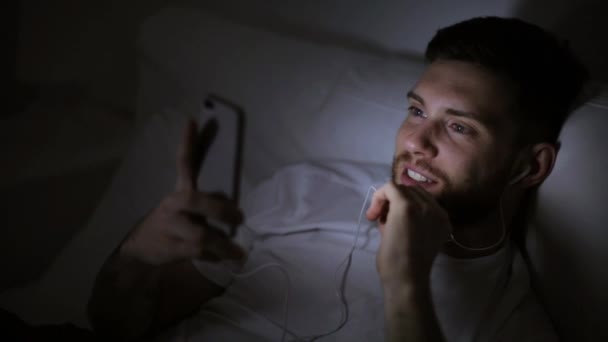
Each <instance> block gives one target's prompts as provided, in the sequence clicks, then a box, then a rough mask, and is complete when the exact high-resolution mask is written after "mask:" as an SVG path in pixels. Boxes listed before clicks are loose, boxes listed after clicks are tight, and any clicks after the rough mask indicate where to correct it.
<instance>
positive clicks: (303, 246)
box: [159, 162, 546, 341]
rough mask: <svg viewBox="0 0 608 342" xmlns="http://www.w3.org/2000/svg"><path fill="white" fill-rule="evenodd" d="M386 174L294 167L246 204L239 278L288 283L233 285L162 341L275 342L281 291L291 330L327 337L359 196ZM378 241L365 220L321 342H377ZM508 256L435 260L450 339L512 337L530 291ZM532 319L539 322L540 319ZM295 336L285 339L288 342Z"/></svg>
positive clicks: (437, 296)
mask: <svg viewBox="0 0 608 342" xmlns="http://www.w3.org/2000/svg"><path fill="white" fill-rule="evenodd" d="M389 170H390V168H389V167H388V166H387V165H373V164H354V163H338V162H334V163H325V164H297V165H294V166H290V167H287V168H286V169H283V170H281V171H280V172H278V173H277V174H275V176H274V177H272V178H271V179H269V180H267V181H266V182H264V183H262V184H261V185H260V186H258V187H256V188H255V189H254V190H253V191H252V192H251V193H250V194H249V196H248V197H247V198H246V199H245V203H244V205H245V212H246V215H247V218H246V225H247V226H248V227H250V228H251V229H253V230H254V231H255V233H256V234H257V236H258V239H256V240H254V243H253V245H252V247H251V251H250V254H249V257H248V260H247V263H246V264H245V266H244V268H243V269H242V270H241V271H240V272H241V274H246V273H248V272H250V271H252V270H256V269H258V268H260V267H263V265H268V264H278V265H281V268H282V269H283V270H285V272H286V273H287V274H288V277H289V283H288V282H287V279H286V277H285V275H284V274H283V273H282V272H281V270H279V269H278V268H276V267H269V268H265V269H263V270H261V271H259V272H256V273H254V275H252V276H249V277H246V278H239V277H236V278H235V279H233V282H232V284H231V285H230V286H229V287H228V288H227V290H226V292H225V293H224V294H223V295H222V296H220V297H218V298H216V299H213V300H212V301H210V302H209V303H208V304H206V305H205V306H204V307H203V308H202V309H201V310H200V312H199V313H198V314H197V315H195V316H194V317H192V318H190V319H188V320H186V321H184V322H182V323H181V324H179V325H178V326H177V327H175V329H172V330H171V331H170V332H168V333H167V334H166V335H164V336H162V337H161V338H160V339H159V340H160V341H183V340H193V341H257V340H261V341H268V340H270V341H280V340H281V336H282V333H283V329H282V328H281V326H282V325H283V317H284V316H283V312H284V311H283V310H284V303H285V302H284V300H285V293H286V290H287V288H289V297H288V298H289V302H288V305H289V306H288V311H287V313H288V314H287V328H288V329H289V331H290V332H293V333H295V334H296V335H297V336H298V337H310V336H316V335H321V334H323V333H326V332H331V331H332V330H334V329H335V328H336V327H337V326H338V325H339V323H340V322H341V318H342V312H343V311H342V310H343V307H342V304H341V302H340V300H339V298H338V297H337V296H336V284H338V283H339V282H338V279H337V278H340V276H341V275H342V273H343V272H342V270H343V268H342V269H340V271H339V272H338V277H336V270H337V269H338V267H339V265H340V264H341V263H342V262H343V261H344V259H345V258H346V256H347V255H348V253H349V251H350V249H351V247H352V246H353V243H354V242H355V236H356V232H357V227H358V225H357V220H358V215H359V212H360V210H361V206H362V204H363V202H364V198H365V194H366V191H367V190H368V188H369V186H370V185H374V186H376V187H378V186H379V185H381V184H383V183H384V182H385V181H386V180H387V177H388V176H389ZM241 229H243V228H241ZM314 229H316V230H314ZM379 240H380V239H379V233H378V230H377V229H375V228H374V224H372V223H370V222H368V221H367V220H366V219H365V218H363V221H362V224H361V230H360V235H359V238H358V239H357V244H356V248H355V249H354V253H353V259H352V264H351V267H350V270H349V273H348V278H347V281H346V290H345V294H346V296H345V298H346V302H347V303H348V307H349V316H348V320H347V322H346V324H345V325H344V327H343V328H342V329H340V330H339V331H337V332H335V333H333V334H331V335H328V336H326V337H325V338H323V339H321V340H324V341H325V340H328V341H382V340H383V339H384V314H383V299H382V290H381V286H380V282H379V278H378V275H377V272H376V263H375V260H376V258H375V256H376V250H377V247H378V245H379ZM512 252H513V249H512V247H511V246H509V247H508V248H503V249H502V250H501V251H499V252H497V253H495V254H493V255H491V256H487V257H483V258H477V259H471V260H463V259H454V258H451V257H448V256H447V255H443V254H440V255H439V256H438V258H437V259H436V261H435V264H434V267H433V271H432V275H431V282H432V296H433V300H434V304H435V308H436V312H437V316H438V319H439V321H440V326H441V327H442V329H443V331H444V333H445V334H446V337H447V338H448V341H472V340H474V336H475V334H480V335H481V339H480V340H483V341H489V340H494V338H495V336H494V334H495V333H496V332H497V331H500V334H507V333H512V332H508V331H507V332H505V331H501V327H502V326H503V325H504V323H505V322H506V321H508V319H509V317H512V314H513V312H514V311H515V310H516V308H517V307H518V306H520V305H519V304H520V303H521V302H522V299H523V298H524V297H525V296H526V295H527V294H528V291H529V283H528V275H527V270H526V267H525V264H524V263H523V260H522V259H521V257H520V256H519V255H518V253H516V257H515V262H513V263H512V260H514V259H513V258H512V255H513V254H512ZM512 265H513V266H512ZM203 272H204V273H205V274H206V275H207V276H208V277H210V278H214V276H215V275H214V274H209V273H208V271H203ZM505 298H506V300H505V301H502V299H505ZM528 318H529V317H528ZM533 318H534V317H533ZM537 318H539V319H541V322H542V319H543V318H544V317H542V316H541V317H536V318H534V319H537ZM515 327H516V330H515V331H517V332H518V333H521V332H522V330H521V329H518V328H517V324H515ZM531 327H532V329H536V328H541V329H544V328H546V327H544V326H539V325H538V324H532V325H531ZM505 336H508V335H505ZM293 337H294V336H293V335H288V336H287V340H292V339H293Z"/></svg>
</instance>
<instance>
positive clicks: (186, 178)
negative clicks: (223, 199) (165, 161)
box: [176, 119, 218, 191]
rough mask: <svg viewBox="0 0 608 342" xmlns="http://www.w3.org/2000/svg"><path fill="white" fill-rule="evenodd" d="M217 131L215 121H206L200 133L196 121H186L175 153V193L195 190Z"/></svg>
mask: <svg viewBox="0 0 608 342" xmlns="http://www.w3.org/2000/svg"><path fill="white" fill-rule="evenodd" d="M217 130H218V124H217V120H215V119H211V120H209V121H207V122H206V123H205V126H204V127H203V128H202V130H201V132H200V133H199V132H198V130H197V123H196V121H195V120H192V119H190V120H188V123H187V125H186V127H185V129H184V133H183V134H182V140H181V143H180V146H179V148H178V151H177V170H178V172H177V185H176V190H177V191H192V190H196V188H197V184H196V182H197V178H198V174H199V171H200V169H201V166H202V164H203V160H204V159H205V156H206V155H207V151H208V150H209V147H211V144H212V143H213V140H214V139H215V136H216V135H217Z"/></svg>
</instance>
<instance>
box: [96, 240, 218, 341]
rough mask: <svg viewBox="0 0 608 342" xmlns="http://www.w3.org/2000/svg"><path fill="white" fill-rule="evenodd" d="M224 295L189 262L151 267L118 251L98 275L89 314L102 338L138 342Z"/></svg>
mask: <svg viewBox="0 0 608 342" xmlns="http://www.w3.org/2000/svg"><path fill="white" fill-rule="evenodd" d="M222 291H223V289H222V288H221V287H220V286H218V285H216V284H215V283H213V282H211V281H209V280H208V279H206V278H204V277H203V276H202V275H200V274H199V272H198V271H197V270H196V269H195V268H194V266H193V265H192V263H191V262H190V261H189V260H183V261H181V262H175V263H171V264H167V265H163V266H150V265H146V264H143V263H141V262H138V261H137V260H135V259H132V258H131V259H130V258H128V257H125V256H124V255H121V253H120V249H119V250H117V251H116V252H115V253H114V254H113V255H112V256H110V258H109V259H108V260H107V261H106V263H105V265H104V266H103V268H102V270H101V271H100V273H99V275H98V276H97V280H96V283H95V286H94V288H93V292H92V294H91V298H90V300H89V306H88V314H89V319H90V321H91V324H92V326H93V328H94V330H95V331H96V332H97V333H99V334H100V335H102V336H103V337H106V338H111V339H112V340H126V341H129V340H135V339H138V338H140V337H142V336H144V335H153V334H155V333H157V332H159V331H162V330H163V329H164V328H166V327H168V326H170V325H171V324H173V323H175V322H176V321H178V320H179V319H182V318H184V317H186V316H188V315H190V314H191V313H193V312H195V311H196V310H197V309H198V308H199V307H200V305H202V304H203V303H205V302H206V301H208V300H209V299H211V298H213V297H215V296H217V295H219V294H221V292H222Z"/></svg>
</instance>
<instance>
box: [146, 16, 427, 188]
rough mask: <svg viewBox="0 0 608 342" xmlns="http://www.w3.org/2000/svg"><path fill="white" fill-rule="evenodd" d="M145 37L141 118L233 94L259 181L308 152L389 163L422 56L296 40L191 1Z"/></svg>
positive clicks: (149, 27)
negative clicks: (193, 7) (202, 9)
mask: <svg viewBox="0 0 608 342" xmlns="http://www.w3.org/2000/svg"><path fill="white" fill-rule="evenodd" d="M140 45H141V51H142V55H143V56H144V58H143V63H142V72H141V73H142V82H141V86H142V87H141V89H140V96H139V108H140V110H139V117H140V119H142V120H143V119H144V118H145V117H149V116H150V114H151V113H157V112H158V110H159V108H166V107H181V104H182V103H187V104H188V105H187V106H186V107H189V108H192V107H194V106H193V105H192V104H197V103H198V102H199V101H200V99H201V97H202V95H203V94H205V93H207V92H210V91H211V92H214V93H217V94H219V95H221V96H223V97H225V98H228V99H230V100H232V101H234V102H235V103H237V104H239V105H241V106H242V107H243V108H244V109H245V111H246V118H247V122H246V127H247V130H246V136H245V160H244V175H245V177H246V178H247V180H248V181H250V182H252V183H256V182H258V181H260V180H262V179H264V178H266V177H268V176H270V174H272V172H273V171H275V170H277V169H278V168H279V167H281V166H283V165H286V164H287V163H292V162H297V161H302V160H308V159H311V158H315V159H325V158H339V159H344V160H356V161H372V162H386V163H388V162H390V159H391V157H392V151H393V138H394V135H395V133H396V130H397V128H398V126H399V124H400V122H401V120H403V118H404V116H405V114H406V102H405V101H406V97H405V94H406V93H407V90H409V88H410V87H412V85H413V84H414V82H415V80H416V79H417V77H418V75H419V74H420V72H421V71H422V69H423V63H422V62H421V61H420V60H418V59H406V58H397V57H396V56H388V55H383V56H380V55H374V54H370V53H367V52H365V51H353V50H347V49H344V48H340V47H335V46H329V45H326V44H324V43H315V42H312V41H299V40H295V39H293V38H290V37H289V36H285V35H281V34H279V33H275V32H269V31H262V30H256V29H253V28H250V27H247V26H242V25H237V24H234V23H231V22H228V21H225V20H222V19H218V18H215V17H213V16H211V15H209V14H206V13H203V12H195V11H192V10H184V9H169V10H165V11H163V12H161V13H160V14H159V15H157V16H155V17H152V18H151V19H150V20H148V22H147V23H146V25H144V28H143V30H142V38H141V44H140ZM371 132H374V133H373V134H371ZM378 132H381V134H377V133H378ZM279 142H280V143H279Z"/></svg>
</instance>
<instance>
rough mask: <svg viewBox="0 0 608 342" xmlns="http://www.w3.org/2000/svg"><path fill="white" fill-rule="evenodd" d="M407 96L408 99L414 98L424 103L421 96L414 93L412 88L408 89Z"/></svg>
mask: <svg viewBox="0 0 608 342" xmlns="http://www.w3.org/2000/svg"><path fill="white" fill-rule="evenodd" d="M407 98H408V99H414V100H416V101H418V102H420V103H421V104H424V100H423V99H422V96H420V95H418V94H416V93H414V91H413V90H410V91H408V92H407Z"/></svg>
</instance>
